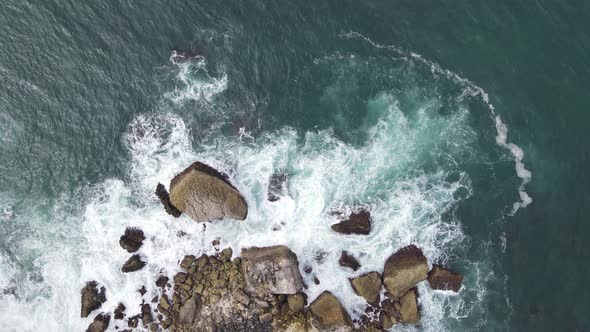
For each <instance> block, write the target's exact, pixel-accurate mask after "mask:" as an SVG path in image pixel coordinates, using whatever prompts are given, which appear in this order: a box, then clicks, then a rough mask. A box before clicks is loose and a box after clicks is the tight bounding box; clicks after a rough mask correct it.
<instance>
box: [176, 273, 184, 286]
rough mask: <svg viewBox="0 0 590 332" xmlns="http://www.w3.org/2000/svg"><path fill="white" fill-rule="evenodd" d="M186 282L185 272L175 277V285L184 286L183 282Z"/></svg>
mask: <svg viewBox="0 0 590 332" xmlns="http://www.w3.org/2000/svg"><path fill="white" fill-rule="evenodd" d="M185 281H186V273H183V272H178V273H177V274H176V275H175V276H174V283H175V284H182V283H183V282H185Z"/></svg>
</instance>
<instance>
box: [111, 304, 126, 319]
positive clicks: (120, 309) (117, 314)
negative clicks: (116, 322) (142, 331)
mask: <svg viewBox="0 0 590 332" xmlns="http://www.w3.org/2000/svg"><path fill="white" fill-rule="evenodd" d="M125 309H126V308H125V305H124V304H123V303H119V304H118V305H117V307H116V308H115V311H114V316H113V318H115V319H123V318H125Z"/></svg>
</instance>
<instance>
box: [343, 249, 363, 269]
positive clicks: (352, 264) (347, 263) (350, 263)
mask: <svg viewBox="0 0 590 332" xmlns="http://www.w3.org/2000/svg"><path fill="white" fill-rule="evenodd" d="M338 264H340V266H344V267H349V268H351V269H352V270H353V271H356V270H358V269H359V267H361V264H360V263H359V261H358V260H357V259H356V258H354V256H352V255H350V254H349V253H348V252H347V251H346V250H343V251H342V255H340V259H339V260H338Z"/></svg>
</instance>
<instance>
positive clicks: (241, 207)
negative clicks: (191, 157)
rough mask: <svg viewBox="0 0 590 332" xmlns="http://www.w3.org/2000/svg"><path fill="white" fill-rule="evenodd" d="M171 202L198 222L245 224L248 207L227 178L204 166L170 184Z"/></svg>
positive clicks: (196, 165)
mask: <svg viewBox="0 0 590 332" xmlns="http://www.w3.org/2000/svg"><path fill="white" fill-rule="evenodd" d="M170 202H171V203H172V204H173V205H174V206H175V207H176V208H178V210H180V211H182V212H183V213H186V214H187V215H188V216H190V217H191V218H192V219H194V220H195V221H199V222H205V221H212V220H219V219H224V218H229V219H236V220H244V219H246V216H247V214H248V205H247V204H246V200H245V199H244V197H242V195H241V194H240V192H239V191H238V190H237V189H236V188H235V187H234V186H232V184H231V183H230V182H229V181H228V179H227V176H224V175H223V174H221V173H220V172H218V171H217V170H215V169H214V168H212V167H210V166H208V165H205V164H203V163H200V162H195V163H193V164H192V165H190V166H189V167H188V168H187V169H185V170H184V171H182V173H180V174H178V175H177V176H175V177H174V179H172V182H171V183H170Z"/></svg>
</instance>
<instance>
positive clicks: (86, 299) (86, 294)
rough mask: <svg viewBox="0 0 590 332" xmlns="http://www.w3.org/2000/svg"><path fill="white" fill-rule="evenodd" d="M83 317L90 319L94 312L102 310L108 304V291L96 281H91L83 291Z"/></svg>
mask: <svg viewBox="0 0 590 332" xmlns="http://www.w3.org/2000/svg"><path fill="white" fill-rule="evenodd" d="M81 297H82V305H81V317H88V315H90V313H91V312H92V311H93V310H96V309H98V308H100V306H101V305H102V304H103V303H105V302H106V300H107V297H106V290H105V288H104V286H99V285H98V283H97V282H96V281H89V282H87V283H86V286H84V288H82V290H81Z"/></svg>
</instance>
